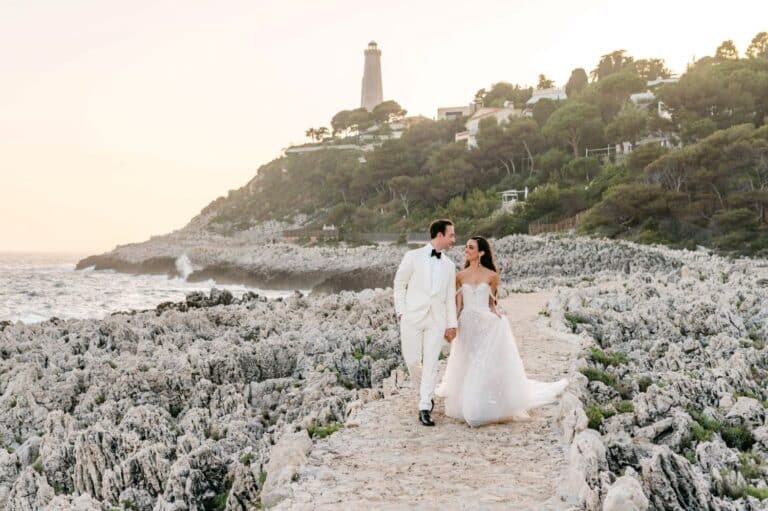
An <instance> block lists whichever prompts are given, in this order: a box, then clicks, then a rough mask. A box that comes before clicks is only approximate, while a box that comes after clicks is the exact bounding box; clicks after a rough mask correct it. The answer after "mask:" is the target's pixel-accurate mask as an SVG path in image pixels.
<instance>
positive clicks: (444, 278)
mask: <svg viewBox="0 0 768 511" xmlns="http://www.w3.org/2000/svg"><path fill="white" fill-rule="evenodd" d="M429 234H430V236H431V238H432V240H431V241H430V242H429V243H427V244H426V245H425V246H424V247H423V248H417V249H416V250H410V251H408V252H406V254H405V256H404V257H403V260H402V262H401V263H400V266H399V267H398V269H397V273H396V274H395V283H394V288H395V312H396V313H397V317H398V319H399V321H400V343H401V347H402V352H403V359H404V360H405V365H406V366H407V367H408V374H410V376H411V383H412V384H413V385H414V386H417V385H418V387H417V388H418V390H419V421H420V422H421V423H422V424H423V425H425V426H434V425H435V423H434V422H433V421H432V418H431V417H430V412H431V411H432V408H433V407H434V401H433V400H432V396H433V394H434V391H435V383H436V380H437V365H438V359H439V357H440V350H441V348H442V344H443V339H445V340H447V341H448V342H451V341H452V340H453V338H454V337H456V267H455V266H454V265H453V262H451V260H450V259H448V257H447V256H446V255H445V254H443V252H444V251H445V250H447V249H449V248H451V247H452V246H453V244H454V243H456V234H455V232H454V228H453V223H452V222H451V221H450V220H435V221H434V222H432V224H431V225H430V226H429ZM420 364H421V368H420V367H419V365H420Z"/></svg>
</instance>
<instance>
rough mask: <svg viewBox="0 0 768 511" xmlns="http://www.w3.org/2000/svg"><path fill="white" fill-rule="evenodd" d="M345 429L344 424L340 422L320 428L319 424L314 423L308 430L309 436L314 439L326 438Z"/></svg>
mask: <svg viewBox="0 0 768 511" xmlns="http://www.w3.org/2000/svg"><path fill="white" fill-rule="evenodd" d="M343 427H344V424H342V423H340V422H332V423H331V424H328V425H327V426H318V425H317V424H315V423H314V422H312V423H311V424H310V425H309V427H308V428H307V433H309V436H311V437H312V438H325V437H327V436H331V435H332V434H334V433H336V432H337V431H338V430H340V429H341V428H343Z"/></svg>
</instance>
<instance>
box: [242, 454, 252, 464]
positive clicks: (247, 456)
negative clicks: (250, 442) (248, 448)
mask: <svg viewBox="0 0 768 511" xmlns="http://www.w3.org/2000/svg"><path fill="white" fill-rule="evenodd" d="M252 461H253V454H251V453H246V454H243V456H242V457H241V458H240V463H242V464H243V465H245V466H249V465H250V464H251V462H252Z"/></svg>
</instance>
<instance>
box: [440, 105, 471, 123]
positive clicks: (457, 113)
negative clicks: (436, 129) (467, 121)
mask: <svg viewBox="0 0 768 511" xmlns="http://www.w3.org/2000/svg"><path fill="white" fill-rule="evenodd" d="M473 111H474V109H473V105H466V106H442V107H439V108H438V109H437V120H438V121H444V120H447V119H458V118H460V117H469V116H470V115H472V112H473Z"/></svg>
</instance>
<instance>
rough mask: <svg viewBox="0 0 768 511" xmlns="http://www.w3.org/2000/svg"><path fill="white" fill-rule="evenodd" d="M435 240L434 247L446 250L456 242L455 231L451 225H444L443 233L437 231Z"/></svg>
mask: <svg viewBox="0 0 768 511" xmlns="http://www.w3.org/2000/svg"><path fill="white" fill-rule="evenodd" d="M435 241H436V242H437V243H436V245H440V246H439V247H438V246H435V248H436V249H438V250H440V251H442V250H448V249H449V248H451V247H452V246H453V245H454V243H456V232H455V231H454V228H453V226H452V225H446V226H445V234H443V233H438V234H437V237H436V238H435Z"/></svg>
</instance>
